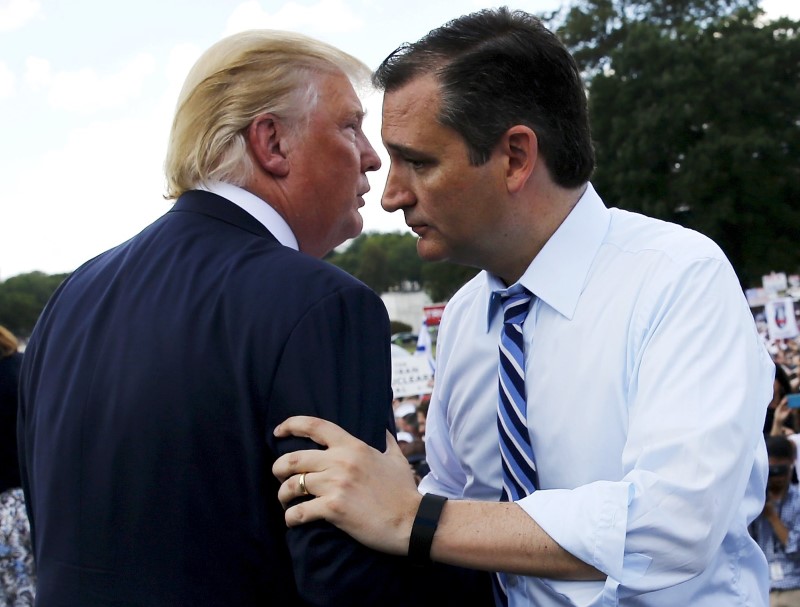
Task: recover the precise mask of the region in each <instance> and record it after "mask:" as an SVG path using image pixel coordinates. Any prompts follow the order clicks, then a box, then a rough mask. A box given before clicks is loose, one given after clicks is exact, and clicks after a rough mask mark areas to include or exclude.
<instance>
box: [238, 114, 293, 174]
mask: <svg viewBox="0 0 800 607" xmlns="http://www.w3.org/2000/svg"><path fill="white" fill-rule="evenodd" d="M285 136H286V127H285V126H284V125H283V123H281V122H280V121H279V120H278V118H276V117H275V115H274V114H262V115H260V116H256V117H255V119H253V122H251V123H250V126H249V127H247V143H248V146H249V147H250V151H251V154H252V156H253V160H254V161H255V162H256V163H258V164H259V165H260V166H261V168H263V169H264V170H265V171H266V172H267V173H270V174H272V175H274V176H275V177H286V175H288V173H289V159H288V157H287V155H286V149H287V145H286V141H285Z"/></svg>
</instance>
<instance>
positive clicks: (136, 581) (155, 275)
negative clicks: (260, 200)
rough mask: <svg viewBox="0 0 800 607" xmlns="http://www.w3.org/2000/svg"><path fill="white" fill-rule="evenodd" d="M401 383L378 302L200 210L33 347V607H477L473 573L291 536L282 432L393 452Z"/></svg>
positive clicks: (343, 540)
mask: <svg viewBox="0 0 800 607" xmlns="http://www.w3.org/2000/svg"><path fill="white" fill-rule="evenodd" d="M390 380H391V357H390V350H389V321H388V316H387V314H386V310H385V308H384V306H383V303H382V302H381V300H380V298H379V297H378V296H377V294H375V293H374V292H373V291H372V290H371V289H369V288H368V287H366V286H365V285H364V284H363V283H361V282H359V281H358V280H356V279H355V278H353V277H352V276H350V275H349V274H347V273H345V272H343V271H341V270H339V269H338V268H336V267H335V266H333V265H331V264H329V263H327V262H324V261H320V260H318V259H315V258H312V257H310V256H308V255H305V254H302V253H299V252H297V251H295V250H293V249H291V248H288V247H284V246H282V245H280V244H279V243H278V242H277V240H276V239H275V238H274V237H273V236H272V235H271V234H270V233H269V232H268V231H267V230H266V229H265V228H264V226H263V225H261V224H260V223H259V222H258V221H256V220H255V219H254V218H253V217H251V216H250V215H249V214H247V213H246V212H244V211H243V210H242V209H240V208H239V207H237V206H236V205H234V204H233V203H231V202H230V201H228V200H226V199H224V198H221V197H219V196H216V195H215V194H212V193H209V192H203V191H192V192H188V193H186V194H184V195H183V196H181V197H180V199H179V200H178V201H177V202H176V203H175V205H174V206H173V207H172V209H171V210H170V211H169V212H167V213H165V214H164V216H163V217H161V218H159V219H158V220H156V221H155V222H154V223H153V224H151V225H150V226H149V227H147V228H145V229H144V230H143V231H142V232H141V233H140V234H138V235H137V236H135V237H133V238H132V239H131V240H129V241H127V242H125V243H123V244H121V245H119V246H118V247H116V248H114V249H111V250H110V251H107V252H105V253H103V254H101V255H99V256H98V257H96V258H94V259H92V260H90V261H89V262H87V263H86V264H84V265H83V266H82V267H80V268H79V269H77V270H76V271H75V272H74V273H72V274H71V275H70V276H69V277H68V278H67V279H66V280H65V281H64V283H63V284H62V285H61V286H60V287H59V288H58V290H57V291H56V292H55V293H54V295H53V297H52V298H51V300H50V302H49V303H48V305H47V306H46V308H45V310H44V312H43V313H42V315H41V317H40V319H39V321H38V323H37V325H36V328H35V330H34V332H33V335H32V336H31V339H30V342H29V344H28V346H27V350H26V355H25V358H24V361H23V369H22V374H21V385H20V392H21V406H20V419H19V440H20V457H21V469H22V484H23V488H24V491H25V496H26V500H27V507H28V512H29V517H30V521H31V525H32V533H33V542H34V554H35V560H36V567H37V607H93V606H101V605H102V606H111V605H113V606H120V607H122V606H126V607H128V606H140V607H167V606H169V607H175V606H187V607H197V606H219V607H235V606H253V607H255V606H263V605H280V606H282V605H287V606H292V605H341V606H343V607H345V606H357V605H375V606H381V607H385V606H388V605H420V604H424V602H423V601H421V600H420V596H419V595H418V593H417V592H416V590H417V588H418V584H419V583H420V580H421V579H423V578H422V576H434V575H436V576H442V577H437V578H436V580H438V581H436V583H437V587H439V588H442V589H443V591H444V589H446V592H445V593H444V594H440V595H439V596H436V597H434V596H433V595H432V596H431V598H430V600H431V603H435V604H437V605H442V604H448V603H449V604H453V605H456V604H459V603H460V602H461V601H462V600H463V597H464V596H470V595H472V596H473V598H474V596H475V595H474V593H475V591H476V590H475V588H477V587H473V586H471V584H472V583H473V576H472V575H471V574H470V572H465V571H462V570H456V569H454V568H443V567H437V568H434V569H431V570H412V569H410V568H409V566H408V564H407V562H406V559H404V558H400V557H391V556H387V555H382V554H379V553H377V552H374V551H372V550H369V549H367V548H365V547H363V546H362V545H360V544H358V543H357V542H355V541H354V540H352V539H351V538H349V537H348V536H347V535H346V534H344V533H342V532H341V531H339V530H338V529H336V528H335V527H333V526H332V525H329V524H327V523H325V522H319V523H313V524H309V525H304V526H300V527H297V528H294V529H291V530H287V528H286V526H285V523H284V518H283V510H282V509H281V506H280V503H279V502H278V499H277V491H278V482H277V480H276V479H275V478H274V477H273V475H272V472H271V467H272V464H273V462H274V461H275V459H276V458H277V457H278V456H280V455H281V454H283V453H286V452H288V451H292V450H296V449H298V448H308V447H309V446H310V445H311V443H310V442H309V441H304V440H302V439H284V440H276V439H275V438H274V437H273V435H272V431H273V429H274V428H275V426H276V425H277V424H278V423H280V422H281V421H283V420H284V419H285V418H286V417H288V416H290V415H296V414H307V415H316V416H321V417H324V418H327V419H330V420H332V421H334V422H336V423H337V424H339V425H341V426H342V427H343V428H345V429H346V430H348V431H349V432H351V433H353V434H354V435H356V436H358V437H360V438H361V439H362V440H364V441H366V442H368V443H369V444H371V445H372V446H374V447H376V448H379V449H381V450H383V449H384V448H385V431H386V429H387V428H388V429H391V430H394V419H393V415H392V410H391V381H390ZM311 478H313V477H311ZM391 482H392V479H387V485H390V484H391ZM451 576H454V577H451ZM486 579H488V577H487V578H486ZM442 580H444V581H442ZM429 581H434V580H433V578H430V580H429ZM484 582H485V580H484V579H483V577H482V576H481V578H480V582H479V583H480V584H481V585H480V586H479V588H480V589H481V592H482V591H483V589H484V588H487V586H484V585H483V584H484ZM462 592H463V594H461V593H462ZM486 596H488V595H486ZM443 597H444V598H443ZM447 597H449V598H447ZM426 600H427V599H426ZM489 601H490V599H487V604H490V602H489Z"/></svg>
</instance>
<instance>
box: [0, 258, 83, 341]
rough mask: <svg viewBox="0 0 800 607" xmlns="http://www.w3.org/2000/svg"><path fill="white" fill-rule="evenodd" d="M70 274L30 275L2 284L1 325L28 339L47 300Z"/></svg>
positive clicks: (0, 302)
mask: <svg viewBox="0 0 800 607" xmlns="http://www.w3.org/2000/svg"><path fill="white" fill-rule="evenodd" d="M66 277H67V274H50V275H48V274H44V273H43V272H31V273H29V274H19V275H18V276H13V277H11V278H9V279H8V280H6V281H4V282H0V325H3V326H5V327H6V328H7V329H8V330H9V331H11V332H12V333H14V334H15V335H16V336H17V337H19V338H21V339H26V338H27V337H28V336H30V334H31V331H33V326H34V325H35V324H36V320H37V319H38V318H39V315H40V314H41V312H42V310H43V309H44V306H45V304H46V303H47V300H48V299H50V296H51V295H52V294H53V292H54V291H55V290H56V288H58V285H60V284H61V283H62V281H63V280H64V279H65V278H66Z"/></svg>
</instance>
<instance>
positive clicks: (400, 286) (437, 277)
mask: <svg viewBox="0 0 800 607" xmlns="http://www.w3.org/2000/svg"><path fill="white" fill-rule="evenodd" d="M326 259H327V260H328V261H329V262H330V263H332V264H334V265H336V266H338V267H340V268H342V269H343V270H345V271H346V272H349V273H350V274H352V275H353V276H355V277H356V278H358V279H359V280H361V281H363V282H364V283H365V284H367V285H369V286H370V287H371V288H372V289H374V290H375V291H376V292H378V293H385V292H386V291H404V290H416V289H420V288H421V289H422V290H424V291H425V292H426V293H427V294H428V296H429V297H430V298H431V299H432V300H433V301H446V300H447V299H449V298H450V297H451V296H452V295H453V293H455V292H456V291H457V290H458V288H459V287H460V286H461V285H463V284H464V283H465V282H466V281H467V280H469V279H470V278H471V277H472V276H474V275H475V274H476V273H477V270H475V269H474V268H464V267H463V266H458V265H456V264H453V263H448V262H438V263H428V262H424V261H422V260H421V259H420V258H419V256H418V255H417V238H416V236H414V235H413V234H410V233H400V232H389V233H377V232H366V233H364V234H361V235H360V236H359V237H358V238H356V239H354V240H353V241H352V242H351V243H350V244H349V246H348V247H347V248H346V249H345V250H344V251H339V252H336V251H335V252H333V253H331V254H330V255H328V256H327V257H326Z"/></svg>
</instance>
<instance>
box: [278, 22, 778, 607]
mask: <svg viewBox="0 0 800 607" xmlns="http://www.w3.org/2000/svg"><path fill="white" fill-rule="evenodd" d="M374 80H375V81H376V82H377V83H378V84H379V85H380V86H382V87H383V89H384V90H385V98H384V107H383V130H382V136H383V142H384V145H385V146H386V148H387V149H388V151H389V156H390V159H391V169H390V172H389V175H388V179H387V183H386V189H385V192H384V195H383V206H384V208H385V209H386V210H387V211H395V210H398V209H402V211H403V212H404V214H405V219H406V223H407V224H408V225H409V226H410V227H411V228H412V229H413V230H414V231H415V232H416V234H417V235H418V236H419V241H418V251H419V254H420V255H421V257H423V258H424V259H426V260H431V261H435V260H444V259H447V260H450V261H454V262H458V263H462V264H465V265H469V266H475V267H479V268H481V269H482V270H484V271H483V272H481V273H480V274H478V275H477V276H476V277H475V278H474V279H473V280H471V281H470V282H469V283H467V284H466V285H465V286H464V287H462V288H461V289H460V290H459V291H458V293H457V294H456V295H455V296H454V297H453V298H452V299H451V300H450V301H449V302H448V304H447V307H446V309H445V312H444V315H443V317H442V321H441V326H440V332H439V341H438V351H437V374H436V379H435V386H434V391H433V396H432V400H431V404H430V407H429V411H428V418H427V428H426V445H427V459H428V464H429V466H430V469H431V472H430V473H429V474H428V475H427V476H426V477H425V478H424V479H422V481H421V483H420V485H419V487H418V488H417V487H415V486H414V484H413V481H412V480H411V478H410V475H408V473H407V471H404V469H403V467H404V465H405V462H404V460H403V459H402V458H401V457H400V455H399V453H398V450H397V449H396V448H394V445H391V446H390V448H389V449H388V450H387V452H386V453H380V452H378V451H376V450H375V449H373V448H371V447H368V446H366V445H364V444H363V443H362V442H361V441H358V440H356V439H354V438H352V437H350V436H349V435H348V434H346V433H344V432H343V431H341V430H340V429H339V428H338V427H336V426H334V425H333V424H330V423H329V422H325V421H322V420H318V419H314V418H307V417H302V418H292V419H289V420H287V421H286V422H284V423H283V424H282V425H281V426H279V427H278V429H277V430H276V434H277V436H288V435H289V434H297V435H301V436H309V437H311V438H312V439H314V440H315V441H316V442H318V443H320V444H322V445H324V446H327V447H328V448H327V450H326V451H314V452H310V451H309V452H295V453H293V454H291V455H289V456H286V457H283V458H280V459H279V460H278V461H277V462H276V464H275V466H274V468H273V471H274V472H275V474H276V475H277V476H278V478H279V479H281V480H282V481H284V482H283V485H282V487H281V490H280V493H279V495H280V497H281V500H282V502H283V503H284V504H285V505H286V506H290V504H291V503H292V500H293V499H294V498H295V497H297V495H298V494H299V493H300V492H299V489H298V484H299V479H300V476H301V475H303V473H305V474H304V475H303V480H304V487H305V488H306V489H307V491H309V492H311V493H312V494H314V495H316V496H317V498H316V499H314V500H311V501H307V502H304V503H302V504H298V505H291V507H288V509H287V511H286V521H287V523H288V524H289V525H290V526H296V525H300V524H303V523H307V522H309V521H311V520H316V519H319V518H324V519H326V520H328V521H330V522H332V523H334V524H336V525H337V526H339V527H340V528H342V529H343V530H345V531H346V532H348V533H350V534H351V535H353V536H354V537H356V538H357V539H359V540H360V541H362V542H364V543H365V544H367V545H369V546H371V547H373V548H377V549H379V550H383V551H387V552H390V553H393V554H401V555H403V554H410V556H412V558H416V559H418V560H422V561H425V560H426V558H427V557H429V558H430V559H432V560H433V561H440V562H447V563H454V564H459V565H464V566H468V567H474V568H482V569H486V570H490V571H502V572H506V573H507V574H508V575H507V576H506V580H507V582H506V591H507V601H508V604H510V605H517V606H521V605H537V606H540V607H546V606H551V605H581V606H590V605H591V606H600V605H647V606H650V607H657V606H659V607H660V606H664V607H675V606H680V605H685V606H691V607H719V606H721V605H746V606H750V607H762V606H764V605H766V604H767V592H768V590H767V589H768V574H767V564H766V561H765V559H764V555H763V553H762V552H761V550H760V549H759V548H758V546H757V545H756V543H755V542H754V541H753V539H752V538H751V537H750V536H749V534H748V531H747V526H748V524H749V523H750V522H751V521H752V520H753V519H754V518H755V517H756V516H757V515H758V513H759V512H760V511H761V507H762V504H763V500H764V490H765V484H766V473H767V458H766V451H765V447H764V440H763V436H762V426H763V423H764V414H765V410H766V405H767V403H768V402H769V400H770V397H771V394H772V380H773V374H774V365H773V364H772V361H771V359H770V357H769V355H768V353H767V352H766V350H765V348H764V347H763V344H762V342H761V340H760V339H759V337H758V334H757V331H756V328H755V324H754V321H753V317H752V315H751V313H750V310H749V308H748V306H747V303H746V301H745V298H744V295H743V293H742V290H741V288H740V285H739V282H738V280H737V277H736V275H735V273H734V270H733V268H732V267H731V265H730V263H729V262H728V260H727V259H726V257H725V255H724V254H723V253H722V251H721V250H720V249H719V247H718V246H717V245H716V244H714V243H713V242H712V241H710V240H709V239H708V238H706V237H704V236H702V235H700V234H698V233H696V232H693V231H690V230H687V229H684V228H681V227H679V226H677V225H673V224H670V223H666V222H663V221H658V220H654V219H651V218H648V217H644V216H642V215H638V214H635V213H630V212H626V211H623V210H619V209H615V208H607V207H606V206H605V204H604V203H603V201H602V200H601V198H600V196H599V195H598V193H597V192H596V191H595V189H594V188H593V187H592V185H591V183H590V182H589V179H590V176H591V172H592V170H593V166H594V155H593V151H592V145H591V138H590V132H589V125H588V120H587V111H586V97H585V93H584V88H583V85H582V83H581V80H580V75H579V71H578V69H577V67H576V65H575V63H574V60H573V59H572V57H571V56H570V54H569V52H568V51H567V50H566V49H565V48H564V47H563V45H562V44H561V43H560V42H559V41H558V40H557V38H556V37H555V36H554V35H553V34H552V33H551V32H549V31H548V30H546V29H545V28H544V27H543V26H542V25H541V23H540V22H539V21H538V20H536V19H535V18H534V17H532V16H530V15H528V14H526V13H522V12H510V11H507V10H505V9H498V10H491V11H480V12H478V13H475V14H473V15H468V16H465V17H462V18H460V19H457V20H455V21H453V22H450V23H448V24H446V25H445V26H444V27H442V28H439V29H437V30H434V31H432V32H431V33H430V34H428V35H427V36H426V37H424V38H423V39H421V40H420V41H419V42H417V43H414V44H411V45H404V46H403V47H401V48H400V49H398V51H396V52H395V53H394V54H392V55H391V56H390V57H389V58H387V59H386V61H384V63H383V64H382V65H381V66H380V67H379V68H378V70H377V72H376V74H375V75H374ZM512 285H522V286H524V287H526V288H527V289H528V290H529V291H530V292H532V293H533V294H534V297H533V299H532V301H531V304H530V310H529V313H528V316H527V320H526V321H525V323H524V325H523V338H524V351H525V363H524V364H525V367H524V368H525V383H526V392H527V403H528V405H527V407H528V409H527V419H526V421H527V429H528V434H529V438H530V442H531V445H532V448H533V452H534V454H535V460H536V466H537V472H538V481H539V485H538V489H537V490H535V491H533V493H531V494H530V495H527V496H525V497H523V498H521V499H519V500H517V501H512V502H510V503H509V502H502V501H500V495H501V487H502V482H503V473H502V471H501V456H500V448H499V446H498V432H497V430H496V428H497V422H496V419H497V406H498V405H497V401H498V382H497V368H498V342H499V336H500V329H501V325H502V322H503V320H502V313H501V311H500V309H499V308H500V306H499V304H498V301H497V297H496V293H497V292H498V291H501V290H503V289H506V288H507V287H511V286H512ZM390 444H391V441H390ZM387 478H393V479H405V480H404V481H403V482H402V483H400V485H399V486H398V485H387V483H386V482H385V479H387ZM420 494H423V495H424V496H425V497H422V496H421V495H420ZM436 495H439V496H442V497H446V498H449V501H447V502H446V503H445V502H444V500H443V499H442V498H436V497H435V496H436ZM439 517H440V518H439ZM437 524H438V527H437Z"/></svg>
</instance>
